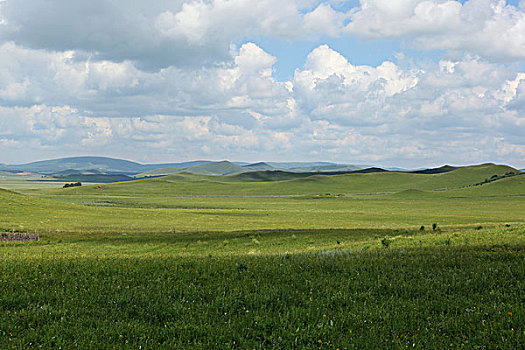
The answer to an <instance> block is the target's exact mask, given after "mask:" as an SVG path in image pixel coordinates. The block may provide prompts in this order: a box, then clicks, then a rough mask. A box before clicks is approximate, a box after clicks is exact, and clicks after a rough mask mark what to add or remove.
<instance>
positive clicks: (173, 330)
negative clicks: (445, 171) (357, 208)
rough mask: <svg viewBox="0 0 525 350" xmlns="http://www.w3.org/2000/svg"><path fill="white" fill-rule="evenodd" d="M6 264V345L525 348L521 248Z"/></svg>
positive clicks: (1, 339) (2, 341)
mask: <svg viewBox="0 0 525 350" xmlns="http://www.w3.org/2000/svg"><path fill="white" fill-rule="evenodd" d="M8 248H11V249H25V248H24V247H23V246H17V247H15V246H13V247H3V248H2V249H3V250H5V249H8ZM2 260H3V261H2V263H1V264H0V283H1V286H2V291H3V294H2V296H1V297H0V347H1V348H31V347H34V348H37V347H40V346H42V347H44V348H58V347H59V346H61V347H62V348H74V347H78V348H114V347H119V348H120V347H121V348H133V349H138V348H140V347H142V349H147V348H149V349H157V348H181V347H197V348H208V349H210V348H240V349H245V348H279V349H290V348H327V349H336V348H339V349H344V348H348V349H353V348H355V349H363V348H368V349H377V348H387V347H390V346H393V347H394V348H405V347H408V348H417V349H421V348H425V349H429V348H436V349H445V348H451V349H458V348H469V349H476V348H483V347H486V348H491V349H494V348H504V349H511V348H514V349H520V348H523V346H524V345H525V335H524V328H523V325H525V312H524V310H525V309H524V301H525V300H524V295H523V290H525V266H524V262H525V251H524V250H523V246H522V245H497V244H496V245H495V244H491V245H478V246H474V245H461V246H453V245H451V246H446V245H444V246H441V247H429V248H425V247H423V248H410V249H406V248H389V249H384V248H381V249H376V250H372V251H368V252H366V251H363V250H358V251H353V252H351V251H348V250H345V251H339V252H333V251H332V252H324V253H323V252H318V253H310V254H291V255H289V254H282V255H259V256H249V255H240V256H229V257H220V258H216V257H208V256H204V257H193V258H191V257H186V258H182V257H175V256H172V257H145V256H136V257H118V256H116V255H113V256H108V257H105V258H96V257H94V256H93V257H91V258H72V257H70V256H67V255H58V256H55V257H51V256H44V257H43V258H40V259H38V258H36V257H34V258H25V259H16V258H14V257H13V256H11V258H9V257H8V258H6V257H5V256H4V258H3V259H2Z"/></svg>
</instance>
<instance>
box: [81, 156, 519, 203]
mask: <svg viewBox="0 0 525 350" xmlns="http://www.w3.org/2000/svg"><path fill="white" fill-rule="evenodd" d="M230 164H231V163H230ZM223 165H224V169H225V170H226V169H231V168H230V165H229V164H223ZM512 171H513V172H517V170H515V169H512V168H509V167H506V166H501V165H494V164H484V165H478V166H471V167H464V168H459V169H457V170H454V171H450V172H445V173H439V174H412V173H399V172H381V173H354V174H345V175H333V176H326V175H314V176H308V177H305V178H302V177H301V178H294V179H291V180H283V181H271V182H269V181H267V179H264V181H263V182H253V178H250V176H249V175H244V176H240V175H236V176H232V177H205V178H203V177H197V178H196V179H197V180H198V181H194V180H192V179H191V177H189V176H187V175H185V176H184V178H181V177H180V176H177V175H173V176H166V177H161V178H155V179H146V180H139V181H131V182H127V183H119V184H113V185H108V186H106V187H105V188H104V193H105V194H125V193H136V194H143V195H147V194H164V195H195V196H210V195H218V196H230V195H234V196H281V195H314V194H324V193H342V194H359V193H361V194H364V193H386V192H388V193H389V192H400V191H403V190H408V189H418V190H424V191H436V190H447V189H455V188H461V187H466V186H471V185H473V184H476V183H479V182H482V181H484V180H485V179H489V178H490V177H491V176H494V175H504V174H506V173H508V172H512ZM279 176H282V177H283V178H290V177H293V176H290V175H285V174H283V173H276V174H275V177H279ZM298 177H299V176H298ZM235 181H240V182H235ZM82 191H83V192H84V193H86V194H87V193H99V192H100V191H99V190H96V189H95V187H93V186H91V187H89V186H87V187H85V188H83V189H82Z"/></svg>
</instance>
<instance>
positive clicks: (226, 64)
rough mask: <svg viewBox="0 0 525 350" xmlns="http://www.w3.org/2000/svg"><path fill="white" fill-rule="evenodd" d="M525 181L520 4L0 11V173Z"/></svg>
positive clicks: (524, 17)
mask: <svg viewBox="0 0 525 350" xmlns="http://www.w3.org/2000/svg"><path fill="white" fill-rule="evenodd" d="M84 155H92V156H109V157H116V158H124V159H129V160H134V161H138V162H142V163H160V162H177V161H188V160H196V159H206V160H222V159H228V160H232V161H247V162H258V161H331V162H337V163H347V164H371V165H376V166H385V167H387V166H390V167H393V166H396V167H406V168H416V167H432V166H440V165H443V164H452V165H467V164H478V163H484V162H494V163H500V164H509V165H512V166H515V167H518V168H525V0H521V1H504V0H464V1H454V0H396V1H392V0H360V1H358V0H348V1H347V0H325V1H320V0H287V1H282V0H258V1H254V0H147V1H146V0H142V1H128V0H76V1H71V0H0V163H9V164H17V163H24V162H29V161H36V160H42V159H51V158H59V157H67V156H84Z"/></svg>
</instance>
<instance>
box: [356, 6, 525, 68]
mask: <svg viewBox="0 0 525 350" xmlns="http://www.w3.org/2000/svg"><path fill="white" fill-rule="evenodd" d="M346 31H347V32H348V33H351V34H356V35H359V36H362V37H365V38H370V39H390V38H396V37H407V38H412V39H413V40H414V44H415V46H416V47H418V48H422V49H440V50H460V51H468V52H471V53H474V54H476V55H480V56H483V57H485V58H487V59H490V60H493V61H520V60H524V59H525V7H524V6H523V2H522V3H521V5H520V6H519V7H516V6H512V5H510V4H507V3H506V1H505V0H467V1H466V2H465V3H464V4H461V3H460V2H459V1H453V0H399V1H389V0H361V6H360V7H359V8H358V9H357V10H356V11H354V12H353V13H352V15H351V21H350V23H349V24H348V25H347V27H346Z"/></svg>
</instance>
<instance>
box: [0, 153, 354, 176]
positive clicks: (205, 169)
mask: <svg viewBox="0 0 525 350" xmlns="http://www.w3.org/2000/svg"><path fill="white" fill-rule="evenodd" d="M359 169H361V168H360V167H357V166H355V165H350V164H335V163H329V162H271V163H265V162H258V163H253V164H250V163H244V162H230V161H226V160H224V161H219V162H213V161H206V160H197V161H191V162H182V163H162V164H140V163H137V162H132V161H129V160H123V159H115V158H108V157H69V158H59V159H51V160H43V161H38V162H32V163H26V164H15V165H7V164H0V171H4V172H10V173H22V172H32V173H36V174H42V175H48V176H57V177H73V176H76V175H101V174H105V175H130V176H159V175H171V174H176V173H180V172H189V173H193V174H201V175H233V174H240V173H245V172H253V171H274V170H275V171H277V170H285V171H291V172H299V173H303V172H334V171H335V172H337V171H353V170H359Z"/></svg>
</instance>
